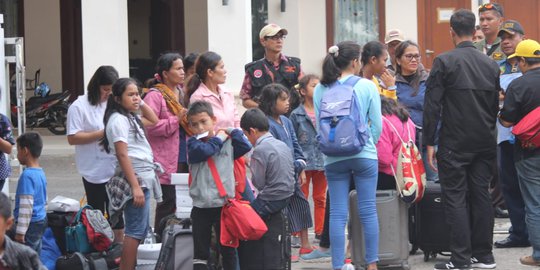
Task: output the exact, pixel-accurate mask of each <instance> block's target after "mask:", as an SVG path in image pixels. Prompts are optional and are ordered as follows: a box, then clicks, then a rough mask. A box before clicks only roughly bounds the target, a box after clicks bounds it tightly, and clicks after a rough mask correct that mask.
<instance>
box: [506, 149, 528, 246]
mask: <svg viewBox="0 0 540 270" xmlns="http://www.w3.org/2000/svg"><path fill="white" fill-rule="evenodd" d="M498 150H499V155H498V157H499V180H500V181H501V182H500V186H501V190H502V194H503V196H504V201H505V203H506V207H507V209H508V215H509V217H510V223H511V224H512V226H511V227H510V230H509V233H510V236H509V238H510V239H512V240H514V241H518V242H521V243H526V242H527V241H529V240H528V238H529V234H528V233H527V225H526V224H525V202H524V201H523V196H522V195H521V190H520V189H519V180H518V176H517V172H516V165H515V163H514V145H512V144H510V143H509V142H508V141H505V142H502V143H500V144H499V146H498Z"/></svg>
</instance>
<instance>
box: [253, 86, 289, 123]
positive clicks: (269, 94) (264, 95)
mask: <svg viewBox="0 0 540 270" xmlns="http://www.w3.org/2000/svg"><path fill="white" fill-rule="evenodd" d="M283 93H285V94H286V95H287V98H288V97H289V90H288V89H287V88H286V87H285V86H283V85H281V84H279V83H271V84H268V85H266V86H265V87H263V89H262V91H261V99H260V103H259V109H261V111H263V112H264V114H266V115H268V116H273V115H274V108H275V107H276V103H277V100H278V98H280V96H281V95H282V94H283Z"/></svg>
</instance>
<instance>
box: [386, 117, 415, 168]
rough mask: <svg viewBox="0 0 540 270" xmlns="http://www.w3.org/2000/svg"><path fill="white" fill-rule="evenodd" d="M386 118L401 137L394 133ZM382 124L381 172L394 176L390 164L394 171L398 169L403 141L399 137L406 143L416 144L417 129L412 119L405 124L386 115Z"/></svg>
mask: <svg viewBox="0 0 540 270" xmlns="http://www.w3.org/2000/svg"><path fill="white" fill-rule="evenodd" d="M384 118H386V119H387V120H389V121H390V122H391V123H392V125H393V126H394V127H395V128H396V130H397V132H398V133H399V136H398V135H397V134H396V131H394V129H393V128H392V126H391V125H390V123H388V121H387V120H385V119H384ZM382 124H383V125H382V133H381V137H380V138H379V142H378V143H377V156H378V158H379V172H381V173H385V174H388V175H394V173H393V172H392V167H391V166H390V164H392V166H394V169H395V168H396V165H397V159H398V154H399V150H400V147H401V140H400V138H399V137H401V138H402V139H403V140H404V141H409V140H412V141H413V142H415V141H416V138H415V137H416V129H415V127H414V123H413V121H412V120H411V119H410V118H409V120H408V121H407V123H403V122H401V120H399V118H398V117H397V116H396V115H384V116H383V121H382ZM407 126H408V127H409V129H408V130H409V131H410V137H409V132H408V130H407Z"/></svg>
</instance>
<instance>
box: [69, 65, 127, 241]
mask: <svg viewBox="0 0 540 270" xmlns="http://www.w3.org/2000/svg"><path fill="white" fill-rule="evenodd" d="M117 79H118V71H116V69H115V68H114V67H111V66H100V67H99V68H98V69H97V70H96V72H95V73H94V75H93V76H92V78H91V79H90V82H89V83H88V87H87V91H86V94H85V95H82V96H79V97H78V98H77V100H75V101H74V102H73V104H71V106H69V110H68V115H67V140H68V143H69V144H70V145H75V164H76V165H77V171H78V172H79V174H80V175H81V176H82V181H83V185H84V191H85V192H86V197H87V200H88V204H89V205H91V206H92V207H93V208H94V209H99V210H101V211H102V212H103V213H105V212H107V209H108V206H109V198H108V197H107V192H106V191H105V184H106V183H107V181H109V179H110V178H111V177H112V176H113V174H114V164H115V161H116V158H115V157H114V156H113V155H111V154H107V153H105V152H103V151H102V149H101V147H100V146H99V145H98V142H99V140H100V139H101V138H103V131H104V128H105V127H104V125H103V115H104V114H105V109H106V107H107V99H108V98H109V95H110V94H111V91H112V85H113V84H114V82H116V80H117ZM123 228H124V222H123V219H120V222H118V223H117V224H116V225H115V226H113V229H114V232H115V238H114V239H115V241H116V242H122V239H123V236H124V230H123Z"/></svg>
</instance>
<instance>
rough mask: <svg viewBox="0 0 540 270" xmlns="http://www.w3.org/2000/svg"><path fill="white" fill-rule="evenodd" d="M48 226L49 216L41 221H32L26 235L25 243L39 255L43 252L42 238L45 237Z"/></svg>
mask: <svg viewBox="0 0 540 270" xmlns="http://www.w3.org/2000/svg"><path fill="white" fill-rule="evenodd" d="M46 228H47V218H45V219H44V220H41V221H35V222H30V225H28V230H27V231H26V234H25V236H24V242H25V243H24V244H25V245H27V246H29V247H31V248H32V249H33V250H35V251H36V252H37V254H38V255H40V254H41V243H42V241H41V238H42V237H43V234H44V233H45V229H46Z"/></svg>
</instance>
